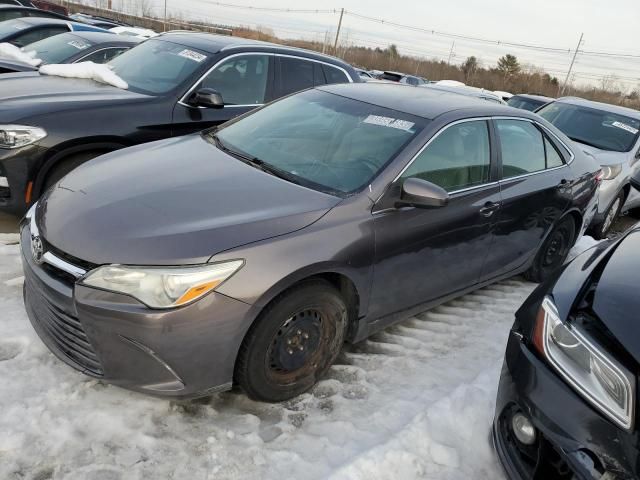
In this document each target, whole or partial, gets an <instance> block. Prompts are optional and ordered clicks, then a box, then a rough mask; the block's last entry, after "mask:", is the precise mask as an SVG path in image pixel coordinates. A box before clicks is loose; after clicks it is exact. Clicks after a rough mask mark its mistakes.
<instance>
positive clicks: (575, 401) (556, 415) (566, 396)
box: [493, 333, 640, 480]
mask: <svg viewBox="0 0 640 480" xmlns="http://www.w3.org/2000/svg"><path fill="white" fill-rule="evenodd" d="M515 411H520V412H522V413H524V414H525V415H526V416H527V417H528V418H529V419H530V420H531V422H532V423H533V425H534V426H535V427H536V429H537V432H538V438H537V441H536V444H535V445H533V446H531V447H526V446H523V445H521V444H519V443H518V442H517V440H516V439H515V437H514V436H513V435H512V434H511V433H510V432H511V430H510V427H509V423H510V422H509V418H510V415H511V414H512V413H513V412H515ZM493 438H494V445H495V448H496V452H497V454H498V457H499V459H500V461H501V463H502V465H503V467H504V468H505V471H506V472H507V475H508V476H509V477H510V478H512V479H518V480H520V479H534V478H545V479H547V478H548V479H550V480H551V479H554V478H578V479H583V480H596V479H600V480H606V479H614V478H615V479H632V478H638V474H639V473H640V468H639V466H640V452H639V451H638V436H637V433H636V432H635V431H634V432H627V431H624V430H622V429H620V428H619V427H617V426H616V425H614V424H613V423H612V422H610V421H609V420H607V419H606V418H605V417H603V416H602V415H601V414H600V413H599V412H597V411H596V410H594V409H593V408H592V407H591V406H590V405H589V404H587V403H586V402H585V401H584V400H582V398H581V397H579V396H578V394H576V393H575V392H574V391H573V390H572V389H571V388H570V387H569V386H568V385H567V384H566V383H565V382H564V381H563V380H562V379H561V378H560V377H559V376H558V375H556V374H555V373H554V372H553V371H552V370H551V369H550V368H549V367H548V366H547V365H546V363H544V362H542V361H541V360H540V359H539V358H538V357H537V356H536V355H535V354H534V353H533V352H532V351H531V350H530V349H529V348H528V346H527V345H526V344H525V343H524V342H523V341H522V340H521V339H520V337H519V336H518V335H517V334H514V333H512V334H511V336H510V338H509V342H508V345H507V353H506V356H505V362H504V365H503V368H502V374H501V378H500V385H499V388H498V397H497V401H496V416H495V419H494V425H493ZM571 474H573V475H574V477H571V476H570V475H571Z"/></svg>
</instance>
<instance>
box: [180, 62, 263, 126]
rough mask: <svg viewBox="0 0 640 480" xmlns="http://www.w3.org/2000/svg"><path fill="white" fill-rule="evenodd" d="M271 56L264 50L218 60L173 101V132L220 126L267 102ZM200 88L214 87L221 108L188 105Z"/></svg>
mask: <svg viewBox="0 0 640 480" xmlns="http://www.w3.org/2000/svg"><path fill="white" fill-rule="evenodd" d="M273 71H274V58H273V55H272V54H268V53H240V54H237V55H232V56H230V57H227V58H225V59H224V60H222V61H220V62H218V64H216V65H215V66H214V67H213V68H212V69H211V70H210V71H209V72H207V73H206V75H205V76H204V77H203V78H201V79H200V80H199V81H198V82H197V83H196V84H195V85H194V86H193V87H192V88H191V89H190V90H189V91H188V92H187V93H186V94H185V95H184V97H183V98H182V99H181V100H180V101H179V102H178V103H177V104H176V106H175V108H174V112H173V132H172V133H173V135H186V134H188V133H192V132H197V131H200V130H204V129H205V128H209V127H213V126H216V125H220V124H222V123H224V122H226V121H228V120H231V119H233V118H235V117H237V116H239V115H242V114H243V113H246V112H249V111H250V110H253V109H254V108H257V107H259V106H261V105H262V104H264V103H265V102H267V101H269V99H270V98H271V96H272V94H271V92H272V91H273V83H274V75H273ZM201 88H212V89H214V90H217V91H218V92H219V93H220V94H221V95H222V99H223V100H224V107H223V108H205V107H199V106H197V105H194V104H192V100H193V95H194V94H195V92H197V91H198V90H199V89H201Z"/></svg>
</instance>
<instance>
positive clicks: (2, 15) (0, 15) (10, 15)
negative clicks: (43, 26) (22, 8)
mask: <svg viewBox="0 0 640 480" xmlns="http://www.w3.org/2000/svg"><path fill="white" fill-rule="evenodd" d="M20 17H22V13H20V12H16V11H13V10H9V11H8V12H3V11H0V22H4V21H5V20H13V19H14V18H20Z"/></svg>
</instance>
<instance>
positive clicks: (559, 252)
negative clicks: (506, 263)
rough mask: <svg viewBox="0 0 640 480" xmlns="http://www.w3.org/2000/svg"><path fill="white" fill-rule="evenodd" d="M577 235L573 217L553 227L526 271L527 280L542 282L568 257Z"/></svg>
mask: <svg viewBox="0 0 640 480" xmlns="http://www.w3.org/2000/svg"><path fill="white" fill-rule="evenodd" d="M575 235H576V225H575V222H574V221H573V218H571V217H565V218H563V219H562V220H560V222H559V223H558V224H557V225H556V226H555V227H554V228H553V230H552V231H551V233H549V236H548V237H547V239H546V240H545V241H544V243H543V244H542V248H540V250H539V251H538V253H537V254H536V258H535V260H534V261H533V265H531V268H529V270H527V272H526V273H525V277H526V278H527V280H530V281H532V282H536V283H540V282H544V281H545V280H546V279H547V278H549V276H550V275H551V274H552V273H553V272H554V271H555V270H556V269H558V268H559V267H560V266H562V264H563V263H564V261H565V260H566V259H567V256H568V255H569V251H570V250H571V247H573V244H574V240H575Z"/></svg>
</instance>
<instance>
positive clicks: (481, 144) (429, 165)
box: [402, 120, 491, 192]
mask: <svg viewBox="0 0 640 480" xmlns="http://www.w3.org/2000/svg"><path fill="white" fill-rule="evenodd" d="M490 166H491V150H490V147H489V129H488V127H487V122H485V121H482V120H477V121H471V122H464V123H460V124H457V125H453V126H451V127H449V128H447V129H445V130H444V131H443V132H442V133H441V134H440V135H438V136H437V137H436V138H435V139H434V140H433V141H431V143H430V144H429V145H428V146H427V147H426V148H425V149H424V150H423V151H422V153H420V154H419V155H418V156H417V157H416V159H415V160H414V161H413V163H412V164H411V165H410V166H409V168H407V170H405V172H404V173H403V174H402V178H419V179H422V180H427V181H429V182H431V183H435V184H436V185H439V186H440V187H442V188H444V189H445V190H447V191H449V192H451V191H454V190H461V189H463V188H468V187H473V186H477V185H482V184H483V183H486V182H488V181H489V169H490Z"/></svg>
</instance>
